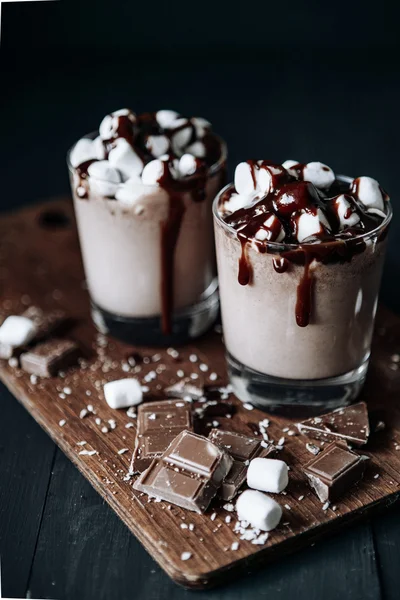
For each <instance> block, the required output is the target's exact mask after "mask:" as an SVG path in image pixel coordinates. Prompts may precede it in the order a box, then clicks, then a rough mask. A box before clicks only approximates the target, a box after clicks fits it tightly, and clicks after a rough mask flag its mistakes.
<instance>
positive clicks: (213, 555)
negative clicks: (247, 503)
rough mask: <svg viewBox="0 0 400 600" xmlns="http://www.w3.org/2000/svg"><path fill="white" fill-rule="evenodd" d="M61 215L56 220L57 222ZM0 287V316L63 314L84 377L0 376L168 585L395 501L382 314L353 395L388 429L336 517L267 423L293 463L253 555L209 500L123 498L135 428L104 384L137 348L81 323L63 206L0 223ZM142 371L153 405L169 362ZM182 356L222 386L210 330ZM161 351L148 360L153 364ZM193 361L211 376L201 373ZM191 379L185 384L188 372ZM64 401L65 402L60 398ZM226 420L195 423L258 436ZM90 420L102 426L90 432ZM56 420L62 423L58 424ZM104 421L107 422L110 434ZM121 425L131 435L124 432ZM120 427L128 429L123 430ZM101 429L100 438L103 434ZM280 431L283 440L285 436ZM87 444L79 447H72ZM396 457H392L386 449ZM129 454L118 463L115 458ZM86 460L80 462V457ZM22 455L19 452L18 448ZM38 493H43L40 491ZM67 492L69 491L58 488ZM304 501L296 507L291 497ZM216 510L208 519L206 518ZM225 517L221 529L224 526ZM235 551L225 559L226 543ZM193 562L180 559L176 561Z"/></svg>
mask: <svg viewBox="0 0 400 600" xmlns="http://www.w3.org/2000/svg"><path fill="white" fill-rule="evenodd" d="M61 215H64V218H61ZM0 240H1V241H0V290H1V296H2V307H1V312H2V315H1V316H2V317H5V316H7V315H9V314H18V313H20V312H23V310H24V309H25V308H26V307H27V306H29V305H32V304H35V305H38V306H40V307H41V308H43V309H50V308H63V309H65V310H66V312H67V314H68V316H69V317H70V320H71V327H70V331H69V332H68V336H69V337H71V338H72V339H74V340H76V341H77V342H79V344H80V345H81V347H82V349H83V352H84V355H85V358H86V360H85V364H84V368H83V369H82V368H81V369H79V368H73V369H70V370H68V372H67V373H66V374H65V376H64V377H56V378H52V379H48V380H44V379H42V380H38V381H35V378H31V377H30V376H29V375H27V374H25V373H23V372H22V371H20V370H19V369H16V368H15V367H12V366H10V365H9V364H8V363H7V362H2V363H1V365H0V376H1V379H2V380H3V381H4V383H5V384H6V385H7V387H8V388H9V389H10V390H11V391H12V392H13V394H14V395H15V396H16V397H17V398H18V399H19V400H20V401H21V402H22V404H23V405H24V406H25V407H26V408H27V410H28V411H29V412H30V413H31V414H32V416H33V417H34V418H35V420H36V421H37V422H38V423H39V424H40V425H41V426H42V427H43V428H44V429H45V430H46V431H47V433H48V434H49V435H50V436H51V437H52V438H53V439H54V441H55V442H56V443H57V444H58V446H59V447H60V448H61V449H62V450H63V451H64V452H65V454H66V455H67V456H68V457H69V458H70V460H71V461H72V462H73V463H74V464H75V465H76V466H77V467H78V468H79V470H80V471H81V472H82V473H83V474H84V475H85V477H86V478H87V479H88V480H89V481H90V483H91V484H92V485H93V487H94V488H95V489H96V490H97V491H98V492H99V493H100V494H101V495H102V497H103V498H104V499H105V500H106V501H107V502H108V503H109V504H110V505H111V506H112V508H113V509H114V510H115V512H116V513H117V514H118V515H119V517H120V518H121V519H122V520H123V521H124V523H125V524H126V525H127V526H128V527H129V529H130V530H131V531H132V532H133V533H134V534H135V535H136V536H137V537H138V538H139V539H140V541H141V542H142V543H143V545H144V546H145V547H146V549H147V550H148V551H149V552H150V554H151V555H152V556H153V557H154V558H155V559H156V560H157V562H158V563H159V564H160V565H161V567H162V568H163V569H164V570H165V571H166V572H167V573H168V574H169V575H170V576H171V577H172V578H173V579H174V580H175V581H177V582H178V583H181V584H183V585H185V586H189V587H205V586H209V585H213V584H215V583H217V582H219V581H221V580H223V579H226V578H229V577H231V576H232V575H233V574H236V573H238V572H239V571H240V570H242V569H248V568H249V567H253V566H256V565H258V564H262V563H264V562H266V561H268V560H272V559H277V558H279V557H281V556H283V555H285V554H288V553H289V552H293V551H295V550H296V549H299V548H301V547H302V546H304V545H306V544H310V543H312V542H313V541H314V540H315V539H317V538H319V537H321V536H323V535H325V534H327V533H329V532H330V531H331V532H333V531H336V530H338V529H339V528H340V527H342V526H344V525H346V524H348V523H350V522H351V521H353V520H355V519H356V518H359V517H360V516H362V515H364V514H366V513H367V512H370V511H371V510H372V509H374V508H378V507H382V506H386V505H387V504H389V503H391V502H392V501H394V499H395V498H396V497H397V496H398V495H399V493H400V417H399V411H398V408H397V406H396V402H397V389H398V386H397V370H396V369H394V368H393V363H392V362H391V356H392V355H393V354H394V353H396V352H397V351H398V350H399V349H400V335H397V333H400V320H399V319H398V318H397V317H395V316H393V315H392V314H390V313H388V312H387V311H384V310H381V311H380V313H379V317H378V326H377V335H376V338H375V342H374V353H373V360H372V369H371V372H370V375H369V379H368V382H367V384H366V388H365V391H364V393H363V397H364V399H365V400H366V401H367V402H368V405H369V407H370V408H371V411H372V412H371V414H372V416H373V418H375V416H376V418H379V419H381V420H383V421H384V422H385V423H386V428H385V429H384V430H383V431H380V432H378V433H375V434H373V435H371V439H370V442H369V444H368V446H367V448H366V449H365V454H367V455H368V456H370V460H369V461H368V466H367V470H366V476H365V479H364V480H363V482H361V484H360V485H359V486H358V487H357V488H354V489H353V490H351V492H350V493H349V494H348V495H347V496H346V497H344V498H343V499H342V500H341V501H340V502H338V503H337V507H336V510H332V508H329V509H327V510H323V509H322V505H321V503H320V502H319V500H318V499H317V498H316V496H315V495H314V494H313V493H312V492H311V490H310V489H309V488H308V485H307V483H306V482H305V480H304V477H303V475H302V472H301V468H300V467H301V465H302V464H304V463H305V462H308V461H309V460H310V458H311V455H310V453H309V452H308V451H307V449H306V446H305V444H306V442H307V441H309V440H307V438H305V437H303V436H298V435H288V431H287V430H286V429H287V428H289V431H292V430H293V423H291V422H290V421H288V420H286V419H283V418H279V417H276V416H271V417H270V421H271V423H270V427H269V428H268V434H269V435H270V438H271V439H272V440H274V441H275V442H277V441H278V439H280V438H281V437H282V436H283V437H285V443H284V447H283V450H282V451H281V453H280V457H281V458H282V459H284V460H286V461H287V462H288V464H290V466H291V481H290V484H289V487H288V491H287V494H286V495H285V496H283V495H281V496H280V497H279V502H280V503H281V504H282V505H283V508H284V517H283V520H282V524H281V525H280V527H279V528H278V529H277V530H275V531H274V532H272V533H271V534H270V536H269V539H268V540H267V542H266V544H265V545H263V546H257V545H253V544H251V543H250V542H246V541H241V540H239V536H238V534H236V533H235V532H233V526H234V523H235V517H234V513H232V514H231V513H230V512H227V511H226V510H225V509H224V508H223V507H222V506H219V505H218V503H214V504H213V505H212V507H211V509H210V510H209V511H208V512H207V514H206V515H204V516H203V515H195V514H192V513H188V512H186V511H184V510H181V509H179V508H177V507H173V508H172V509H171V510H170V509H168V508H167V506H166V505H165V504H164V503H156V502H148V499H147V497H146V496H141V495H140V494H138V493H136V492H134V491H133V490H132V482H133V480H126V479H127V478H126V475H127V471H128V468H129V462H130V458H131V451H132V449H133V443H134V431H135V419H134V418H132V417H129V416H128V415H127V414H126V411H113V410H112V409H110V408H109V407H108V406H107V404H106V403H105V401H104V397H103V393H102V387H103V385H104V383H105V382H107V381H111V380H113V379H117V378H120V377H126V376H129V373H133V372H134V369H135V367H129V371H127V368H128V367H127V364H128V363H127V358H128V357H129V356H130V355H131V354H132V352H133V351H134V350H135V349H133V348H131V347H128V346H126V345H123V344H120V343H118V342H115V341H114V340H107V339H105V338H103V337H102V336H99V335H98V334H97V332H96V331H95V329H94V327H93V325H92V324H91V321H90V318H89V302H88V295H87V292H86V290H85V285H84V278H83V272H82V267H81V262H80V256H79V250H78V240H77V234H76V230H75V226H74V222H73V216H72V212H71V206H70V203H69V202H68V201H58V202H54V203H52V204H48V203H47V204H46V205H43V206H37V207H33V208H29V209H25V210H23V211H20V212H18V213H15V214H12V215H8V216H5V217H2V219H1V221H0ZM138 350H139V352H140V354H141V356H142V357H144V358H146V359H147V358H148V359H149V364H146V362H147V360H146V361H145V362H141V363H140V372H138V373H135V375H136V376H138V377H140V378H141V379H142V380H143V382H144V383H145V384H146V385H148V386H149V391H148V392H147V393H146V394H145V400H146V401H151V400H152V399H156V398H157V399H158V398H162V397H163V388H164V387H165V386H166V385H168V384H170V383H173V382H174V381H176V380H178V379H179V377H178V376H177V370H179V368H180V367H179V362H176V360H174V359H173V358H172V357H171V356H170V355H169V354H167V353H166V352H165V351H159V350H158V349H157V350H155V349H151V348H147V349H144V348H140V349H138ZM179 352H180V356H181V357H183V358H187V357H188V355H189V354H192V353H195V354H196V355H197V356H198V357H199V360H198V361H197V362H196V363H193V364H192V367H191V371H190V373H197V374H198V375H199V378H203V379H204V380H205V382H207V383H209V382H210V380H209V374H210V373H211V372H215V373H217V375H218V380H217V383H218V384H219V383H220V384H221V385H222V384H224V383H226V374H225V366H224V354H223V346H222V343H221V339H220V336H219V334H217V333H215V332H213V333H210V334H209V335H207V336H205V337H204V338H202V339H201V340H199V341H198V343H196V345H193V346H191V347H185V348H182V349H179ZM156 354H160V355H161V357H160V359H159V360H157V362H152V357H154V355H156ZM200 363H204V364H207V365H208V366H209V371H208V372H207V373H204V372H202V371H200V370H199V367H198V365H199V364H200ZM160 365H165V366H166V369H165V370H161V369H159V371H160V373H159V374H158V376H157V378H156V379H155V380H154V381H152V382H150V383H146V382H145V377H146V374H147V373H148V372H150V371H153V370H155V369H156V368H158V367H160ZM190 373H189V372H188V373H186V375H189V374H190ZM69 392H70V393H69ZM229 401H231V402H232V403H233V404H235V407H236V411H235V414H234V415H233V417H232V418H231V419H227V418H224V417H212V418H211V419H210V418H208V417H206V418H205V419H204V420H203V422H198V424H197V426H198V428H199V429H200V430H202V431H203V430H204V431H206V430H207V427H208V425H207V424H208V423H209V421H212V420H217V421H219V423H220V425H221V427H223V428H224V427H226V428H228V427H229V428H231V429H233V430H235V431H239V432H240V431H242V432H247V433H249V434H250V433H252V432H254V430H255V429H257V428H258V422H259V421H260V420H261V419H263V418H265V414H264V413H261V412H259V411H257V410H255V409H254V410H246V409H245V408H244V407H243V406H242V405H241V404H240V403H238V402H237V401H236V400H235V399H234V398H233V397H231V398H230V399H229ZM89 404H91V405H93V407H94V410H95V411H96V414H92V413H89V414H88V415H87V416H85V417H83V418H81V416H80V415H81V411H82V410H83V409H85V408H86V407H87V405H89ZM96 419H100V420H101V422H100V424H98V422H96ZM62 420H65V421H66V423H65V425H64V426H60V424H59V423H60V421H62ZM109 420H111V421H113V420H114V421H115V425H116V426H115V428H114V429H113V428H112V424H111V425H110V423H109ZM129 423H131V424H132V426H129V425H128V424H129ZM126 425H128V428H127V427H126ZM103 428H107V430H108V431H107V432H103V431H102V429H103ZM283 430H286V431H283ZM80 442H86V444H85V445H79V444H80ZM396 448H398V450H396ZM123 449H128V450H127V451H126V452H125V453H123V454H118V452H119V451H121V450H123ZM85 450H87V451H89V452H90V451H95V452H96V454H93V455H87V454H80V452H82V451H85ZM24 451H28V452H29V448H26V446H24ZM40 489H42V490H43V491H42V492H40V493H44V491H45V486H44V487H42V488H39V491H40ZM64 493H66V494H68V489H67V488H66V489H65V490H64ZM301 496H304V499H303V500H301V501H299V500H298V498H299V497H301ZM213 512H216V513H217V516H216V518H215V520H211V519H210V516H211V514H212V513H213ZM227 516H232V520H231V523H226V521H225V518H226V517H227ZM182 523H186V524H189V523H193V525H194V530H193V531H190V530H188V529H182V528H181V524H182ZM235 541H239V548H238V549H237V550H231V545H232V543H233V542H235ZM185 551H188V552H190V553H191V554H192V557H191V558H190V560H188V561H182V560H181V554H182V552H185Z"/></svg>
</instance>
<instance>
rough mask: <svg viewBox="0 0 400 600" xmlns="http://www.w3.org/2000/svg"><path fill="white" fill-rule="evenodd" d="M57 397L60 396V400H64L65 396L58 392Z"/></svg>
mask: <svg viewBox="0 0 400 600" xmlns="http://www.w3.org/2000/svg"><path fill="white" fill-rule="evenodd" d="M58 397H59V398H61V400H65V398H66V397H67V396H66V395H65V394H64V393H63V392H60V394H58Z"/></svg>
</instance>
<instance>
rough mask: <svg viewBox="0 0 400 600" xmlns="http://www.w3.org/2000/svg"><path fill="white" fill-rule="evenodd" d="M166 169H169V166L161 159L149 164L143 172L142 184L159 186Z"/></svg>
mask: <svg viewBox="0 0 400 600" xmlns="http://www.w3.org/2000/svg"><path fill="white" fill-rule="evenodd" d="M166 168H168V167H167V165H166V164H165V162H164V161H162V160H160V159H156V160H152V161H151V162H149V163H147V165H146V166H145V168H144V169H143V172H142V183H143V184H144V185H158V182H159V180H160V179H161V177H162V176H163V175H164V171H165V169H166Z"/></svg>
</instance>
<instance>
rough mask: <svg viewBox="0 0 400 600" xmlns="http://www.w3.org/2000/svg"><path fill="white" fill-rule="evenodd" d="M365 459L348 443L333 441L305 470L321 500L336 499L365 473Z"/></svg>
mask: <svg viewBox="0 0 400 600" xmlns="http://www.w3.org/2000/svg"><path fill="white" fill-rule="evenodd" d="M364 470H365V460H364V459H363V457H362V456H360V455H359V454H356V453H355V452H353V451H352V450H350V449H349V448H348V447H347V446H346V444H343V443H338V442H333V443H332V444H330V445H329V446H327V448H326V449H325V450H324V451H323V452H321V453H320V454H319V455H318V456H316V457H315V458H313V459H312V460H311V462H309V463H308V464H307V465H306V466H305V467H303V471H304V473H305V475H306V476H307V477H308V480H309V483H310V486H311V487H312V488H313V489H314V491H315V493H316V494H317V496H318V498H319V499H320V500H321V502H326V501H327V500H329V501H335V500H337V498H339V497H340V496H342V495H343V494H345V493H346V492H347V490H348V489H349V488H350V487H351V486H352V485H353V484H354V483H356V482H357V481H359V480H360V479H361V478H362V476H363V475H364Z"/></svg>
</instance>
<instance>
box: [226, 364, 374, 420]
mask: <svg viewBox="0 0 400 600" xmlns="http://www.w3.org/2000/svg"><path fill="white" fill-rule="evenodd" d="M226 358H227V363H228V373H229V378H230V382H231V384H232V387H233V391H234V393H235V395H236V396H237V397H238V398H239V399H240V400H241V401H242V402H250V403H251V404H253V405H254V406H257V408H260V409H262V410H265V411H266V412H275V413H279V414H283V415H286V416H288V417H305V416H313V415H315V414H321V413H324V412H329V411H331V410H334V409H335V408H339V407H341V406H346V405H347V404H351V402H353V400H355V398H356V397H357V396H358V395H359V393H360V391H361V388H362V386H363V384H364V381H365V377H366V374H367V370H368V362H369V360H368V359H367V360H366V361H365V362H364V363H363V364H362V365H361V366H360V367H358V369H354V370H353V371H349V372H348V373H345V374H344V375H339V376H337V377H329V378H326V379H283V378H281V377H271V376H269V375H265V374H264V373H260V372H258V371H254V370H253V369H250V368H249V367H246V366H245V365H244V364H242V363H240V362H239V361H237V360H236V359H235V358H234V357H233V356H232V355H231V354H229V353H227V357H226Z"/></svg>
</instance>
